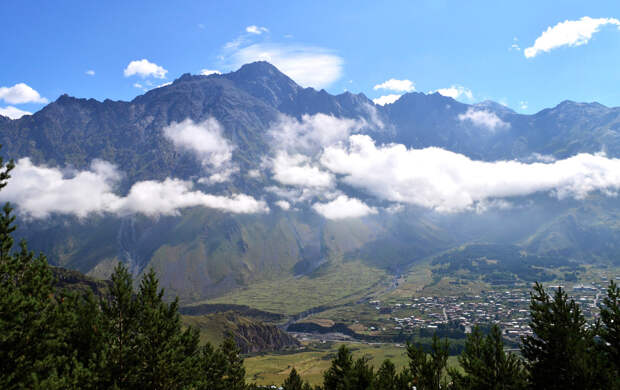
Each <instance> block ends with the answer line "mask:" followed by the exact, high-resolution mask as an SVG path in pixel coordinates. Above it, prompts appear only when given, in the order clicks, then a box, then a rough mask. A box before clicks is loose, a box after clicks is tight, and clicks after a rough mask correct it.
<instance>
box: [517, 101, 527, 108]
mask: <svg viewBox="0 0 620 390" xmlns="http://www.w3.org/2000/svg"><path fill="white" fill-rule="evenodd" d="M519 108H520V109H522V110H527V102H526V101H524V100H522V101H520V102H519Z"/></svg>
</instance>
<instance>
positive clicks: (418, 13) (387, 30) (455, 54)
mask: <svg viewBox="0 0 620 390" xmlns="http://www.w3.org/2000/svg"><path fill="white" fill-rule="evenodd" d="M0 14H1V15H3V27H4V28H3V30H4V33H3V34H2V35H1V36H0V43H1V45H2V48H3V50H2V52H3V55H2V56H1V58H0V69H1V70H2V71H1V72H0V110H1V109H7V107H14V108H15V109H18V110H24V111H29V112H34V111H36V110H38V109H40V108H41V107H42V106H43V105H44V104H45V103H44V102H45V101H46V100H49V101H53V100H55V99H56V98H57V97H58V96H59V95H61V94H63V93H67V94H69V95H72V96H77V97H87V98H91V97H92V98H95V99H99V100H103V99H106V98H110V99H113V100H130V99H132V98H133V97H135V96H137V95H139V94H141V93H143V92H144V90H145V89H149V88H152V87H154V86H157V85H161V84H163V83H166V82H170V81H172V80H174V79H175V78H177V77H179V76H180V75H181V74H183V73H186V72H189V73H194V74H197V73H200V72H201V70H203V69H209V70H218V71H221V72H228V71H231V70H235V69H236V68H237V67H238V66H239V65H240V64H241V63H243V62H245V61H251V60H252V59H269V60H271V62H274V63H275V65H278V66H279V67H280V68H281V69H282V70H284V71H286V70H287V69H288V70H289V72H288V73H289V75H291V76H293V78H294V79H295V80H296V81H298V82H300V83H301V84H304V85H310V86H316V87H324V88H325V89H327V90H328V91H329V92H331V93H341V92H343V91H344V90H349V91H351V92H355V93H357V92H363V93H364V94H366V95H367V96H368V97H370V98H371V99H375V98H379V97H380V96H385V95H390V94H393V95H398V94H402V93H404V91H406V90H413V89H415V90H416V91H420V92H425V93H426V92H429V91H435V90H441V91H442V92H444V93H446V94H450V93H451V94H456V93H457V92H458V91H460V92H461V93H460V94H459V95H458V96H457V99H458V100H461V101H464V102H477V101H482V100H486V99H491V100H495V101H498V102H501V103H503V104H506V105H508V106H509V107H511V108H513V109H515V110H517V111H519V112H524V113H533V112H536V111H539V110H540V109H543V108H545V107H551V106H554V105H556V104H557V103H559V102H560V101H562V100H565V99H570V100H575V101H587V102H590V101H598V102H601V103H603V104H605V105H608V106H620V94H619V93H618V90H619V88H618V87H619V86H620V50H618V49H619V48H620V29H619V28H618V23H620V22H618V19H620V3H619V2H617V1H599V2H584V1H564V2H562V5H561V6H560V5H559V4H558V2H555V1H540V0H538V1H519V2H503V1H502V2H498V1H493V2H492V1H484V2H483V1H469V2H463V1H402V2H399V1H390V2H377V1H368V2H365V1H351V2H345V1H342V2H319V1H312V2H310V1H286V2H285V1H279V2H276V1H261V2H249V1H248V2H242V1H227V2H215V1H213V2H211V1H200V2H199V1H179V2H170V1H149V2H137V1H135V2H121V1H108V2H84V1H61V2H44V1H40V2H2V3H1V4H0ZM583 17H590V18H592V19H589V20H584V19H582V18H583ZM603 18H605V19H603ZM565 21H575V22H577V21H581V22H582V23H570V22H569V23H568V24H565V25H563V24H560V25H558V24H559V23H563V22H565ZM250 26H254V27H253V28H248V27H250ZM554 27H557V28H555V29H554ZM549 28H552V30H553V31H551V32H550V33H549V34H548V35H547V37H546V38H545V37H542V38H544V39H542V40H541V41H539V43H540V44H539V45H538V46H535V42H536V40H537V39H538V38H541V36H542V35H543V33H544V32H545V31H546V30H547V29H549ZM513 45H514V46H513ZM528 47H533V48H534V47H538V49H540V50H538V51H536V50H534V49H531V50H530V51H529V53H530V54H532V52H534V54H535V55H533V56H530V58H527V57H526V55H525V49H526V48H528ZM544 50H548V51H544ZM143 59H145V60H147V61H148V63H146V62H143V63H141V64H140V63H138V64H134V65H133V66H132V67H129V65H130V63H131V62H132V61H139V60H143ZM145 64H146V65H147V66H146V67H144V66H140V65H145ZM284 68H285V69H284ZM131 69H133V70H134V72H132V71H131ZM87 71H93V72H94V74H92V75H89V74H87V73H86V72H87ZM149 72H150V73H149ZM291 73H292V74H291ZM390 79H396V80H409V81H410V82H411V84H409V83H406V82H405V83H403V82H400V83H398V82H393V83H391V84H388V86H391V88H395V89H396V90H390V89H375V88H374V87H375V86H377V85H380V84H382V83H384V82H386V81H388V80H390ZM20 83H24V84H25V85H26V86H28V87H30V88H31V89H32V90H30V89H27V88H26V87H24V86H23V85H22V86H21V87H20V88H17V89H15V88H13V87H15V86H16V85H19V84H20ZM451 87H452V89H450V88H451ZM3 88H4V89H3ZM11 88H13V89H11ZM37 93H38V95H37ZM455 96H456V95H455Z"/></svg>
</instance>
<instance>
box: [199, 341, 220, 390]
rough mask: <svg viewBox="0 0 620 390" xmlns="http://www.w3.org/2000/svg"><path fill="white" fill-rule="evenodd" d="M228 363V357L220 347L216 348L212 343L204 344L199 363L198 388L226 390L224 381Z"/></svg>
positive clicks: (200, 389) (202, 389)
mask: <svg viewBox="0 0 620 390" xmlns="http://www.w3.org/2000/svg"><path fill="white" fill-rule="evenodd" d="M226 365H227V362H226V358H225V357H224V355H223V354H222V353H221V351H220V350H219V349H214V348H213V346H212V345H211V344H210V343H207V344H206V345H204V346H203V347H202V350H201V352H200V357H199V360H198V364H197V371H198V372H197V376H196V382H195V383H196V389H198V390H226V388H225V387H224V386H225V384H224V381H223V378H224V375H225V373H226Z"/></svg>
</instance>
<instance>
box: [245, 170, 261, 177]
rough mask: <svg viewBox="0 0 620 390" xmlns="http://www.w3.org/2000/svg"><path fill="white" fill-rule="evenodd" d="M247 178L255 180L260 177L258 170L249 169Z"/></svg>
mask: <svg viewBox="0 0 620 390" xmlns="http://www.w3.org/2000/svg"><path fill="white" fill-rule="evenodd" d="M248 176H249V177H251V178H253V179H257V178H259V177H261V173H260V171H259V170H258V169H250V170H249V171H248Z"/></svg>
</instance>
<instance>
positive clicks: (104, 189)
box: [0, 158, 269, 218]
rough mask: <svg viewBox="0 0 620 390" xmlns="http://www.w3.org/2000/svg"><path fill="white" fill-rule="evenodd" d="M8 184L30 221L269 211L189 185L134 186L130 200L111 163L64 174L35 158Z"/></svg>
mask: <svg viewBox="0 0 620 390" xmlns="http://www.w3.org/2000/svg"><path fill="white" fill-rule="evenodd" d="M12 176H13V177H12V179H11V183H10V185H9V186H7V187H6V188H4V189H3V190H2V192H0V201H2V202H11V203H14V204H16V205H17V206H18V210H19V212H20V213H21V214H22V215H25V216H26V217H29V218H46V217H48V216H50V215H52V214H59V215H72V216H76V217H78V218H84V217H87V216H89V215H91V214H104V213H106V214H114V215H129V214H144V215H147V216H150V217H156V216H160V215H176V214H178V213H179V211H180V210H181V209H183V208H187V207H198V206H201V207H208V208H213V209H217V210H222V211H226V212H232V213H246V214H247V213H260V212H267V211H268V210H269V208H268V207H267V205H266V204H265V202H264V201H262V200H256V199H255V198H253V197H251V196H248V195H244V194H235V195H232V196H219V195H211V194H206V193H203V192H201V191H197V190H194V189H193V186H194V185H193V183H192V182H189V181H184V180H179V179H174V178H168V179H166V180H164V181H151V180H149V181H141V182H137V183H134V184H133V185H132V187H131V189H130V190H129V193H128V194H127V195H126V196H119V195H117V194H116V193H115V192H114V189H115V187H116V185H117V184H118V182H119V181H120V179H121V176H122V175H121V173H120V172H119V171H118V170H117V169H116V167H115V166H114V165H112V164H110V163H108V162H105V161H101V160H96V161H93V163H92V165H91V167H90V169H89V170H85V171H75V170H65V171H63V170H60V169H58V168H53V167H46V166H36V165H34V164H33V163H32V162H31V161H30V159H28V158H22V159H20V160H18V161H17V164H16V167H15V169H14V170H13V172H12Z"/></svg>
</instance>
